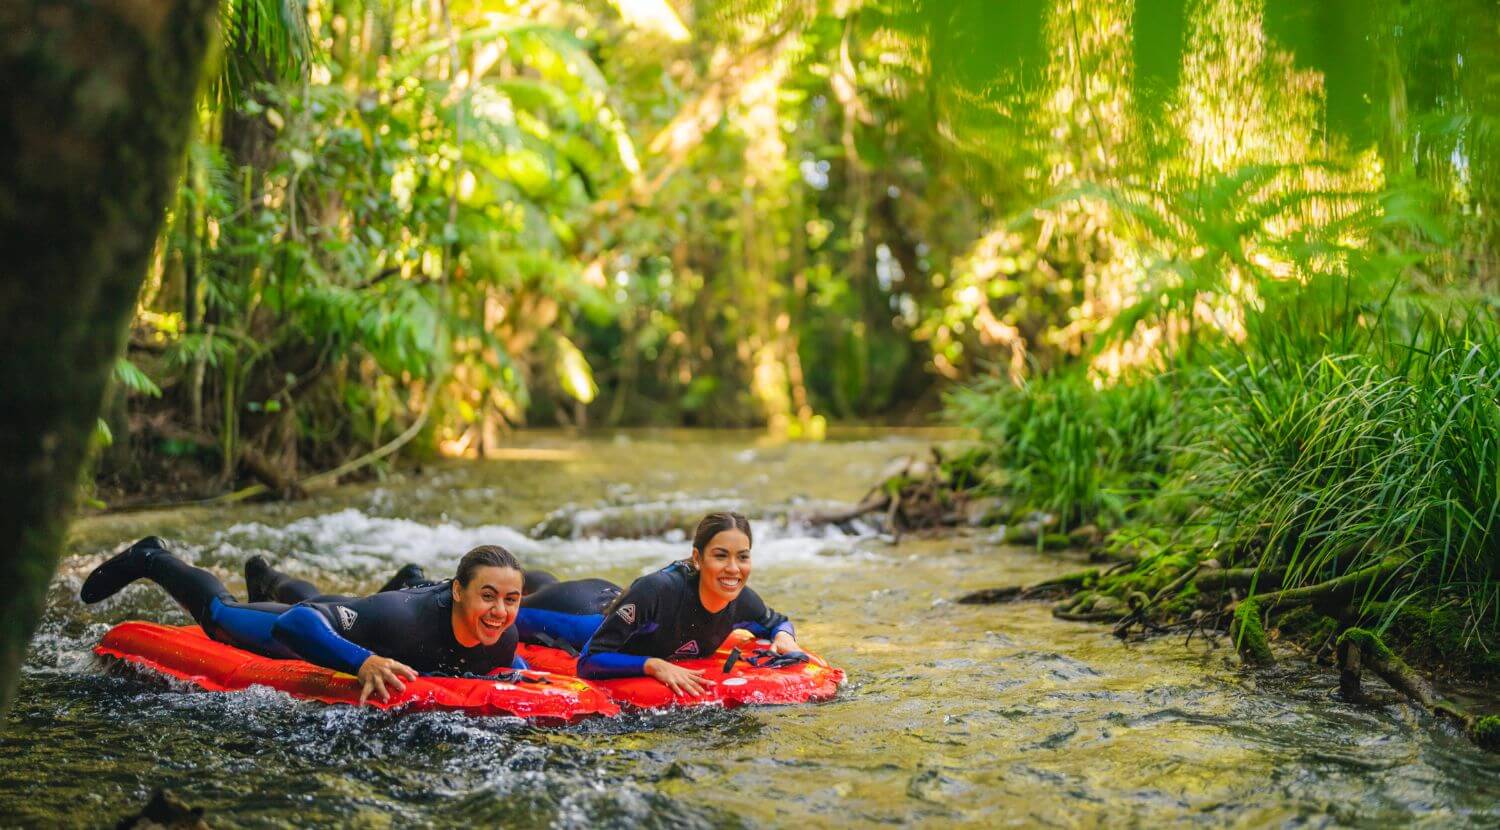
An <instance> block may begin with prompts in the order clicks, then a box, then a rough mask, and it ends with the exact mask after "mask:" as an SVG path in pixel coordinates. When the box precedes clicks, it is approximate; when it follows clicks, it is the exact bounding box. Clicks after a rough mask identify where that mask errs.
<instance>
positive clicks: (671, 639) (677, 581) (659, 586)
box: [518, 562, 796, 679]
mask: <svg viewBox="0 0 1500 830" xmlns="http://www.w3.org/2000/svg"><path fill="white" fill-rule="evenodd" d="M523 611H524V609H523ZM518 624H519V622H518ZM736 628H743V629H745V630H747V631H749V632H750V633H752V634H755V635H756V636H758V637H767V638H770V637H775V636H776V635H777V634H780V633H782V632H785V633H787V634H790V635H792V636H796V634H795V632H794V631H793V629H792V623H791V621H790V620H788V619H787V618H786V617H785V616H784V615H782V614H778V613H776V612H775V611H772V610H771V609H770V608H767V607H766V604H765V603H764V602H762V601H761V598H760V597H759V596H758V595H757V594H756V593H755V592H754V591H752V590H750V589H749V588H745V589H744V590H742V591H740V595H739V596H738V597H736V598H735V599H734V601H733V602H731V603H729V604H728V605H726V606H724V607H723V608H722V609H720V610H719V612H718V613H709V611H708V609H706V608H704V607H703V602H702V601H701V600H700V599H699V596H698V571H697V569H695V568H693V567H691V566H689V565H688V564H686V563H684V562H674V563H672V564H671V565H668V566H667V567H665V568H662V569H661V570H659V571H657V572H656V573H653V574H648V575H646V576H643V577H641V578H640V579H637V580H636V581H635V582H633V583H631V585H630V590H628V591H626V592H625V593H623V594H621V595H620V596H619V597H618V598H616V599H615V600H614V602H613V603H611V604H610V606H609V607H608V608H606V609H605V611H604V621H603V623H602V624H600V625H599V627H598V629H597V630H596V631H595V632H594V634H593V636H592V637H591V638H590V639H589V641H588V642H587V643H586V644H585V646H584V648H583V649H582V654H581V655H580V656H579V658H578V676H579V677H584V678H596V679H603V678H609V677H631V676H636V675H641V674H644V673H645V667H646V660H647V659H648V658H651V657H660V658H662V659H665V660H687V659H692V658H695V657H706V656H708V655H709V654H712V653H713V651H714V649H716V648H718V647H719V644H720V643H722V642H724V638H726V637H728V636H729V632H731V631H733V630H734V629H736Z"/></svg>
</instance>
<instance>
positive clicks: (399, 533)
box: [213, 508, 880, 573]
mask: <svg viewBox="0 0 1500 830" xmlns="http://www.w3.org/2000/svg"><path fill="white" fill-rule="evenodd" d="M866 538H867V537H865V536H862V535H850V534H846V533H843V532H841V531H840V530H838V529H837V528H833V527H826V528H817V529H813V528H808V527H798V526H795V525H794V526H790V527H780V526H778V525H776V524H774V523H769V522H767V523H764V524H763V525H762V530H761V531H760V532H759V533H758V538H757V539H756V544H755V557H756V562H757V564H765V565H798V566H820V567H837V566H840V565H843V564H846V563H852V562H856V561H867V560H868V559H871V558H880V557H878V556H877V555H876V554H873V553H870V552H868V551H865V550H862V549H861V548H860V542H861V541H862V540H864V539H866ZM213 544H214V545H215V546H218V547H220V549H221V550H222V549H223V548H226V547H231V548H234V549H237V550H240V551H244V552H246V553H247V554H248V553H249V552H254V551H256V550H262V551H267V552H274V553H276V554H278V555H280V556H284V557H290V558H291V559H293V560H294V561H295V562H297V563H299V564H301V565H304V566H307V568H308V569H311V570H315V571H325V572H348V571H363V572H369V573H373V572H379V571H384V570H386V569H388V568H389V567H390V566H391V565H393V564H396V563H402V562H415V563H417V564H419V565H421V566H423V567H424V568H431V569H432V571H433V572H434V573H440V572H442V571H445V570H449V569H451V568H452V567H453V566H454V565H456V564H457V562H458V560H459V558H460V557H462V556H463V554H464V552H465V551H467V550H469V549H470V548H472V547H474V546H476V545H484V544H498V545H503V546H504V547H506V548H508V549H510V550H511V551H513V552H514V553H515V554H516V555H517V556H519V557H521V559H522V560H523V561H524V562H526V563H527V564H528V565H536V566H541V567H553V568H560V569H564V570H567V571H584V570H587V569H588V568H590V567H591V566H599V565H610V566H618V565H620V564H632V563H633V564H639V565H640V566H641V568H642V571H641V572H642V573H646V572H648V571H650V570H651V569H653V568H655V567H659V566H660V565H661V564H664V563H666V562H669V561H671V560H672V559H678V558H683V557H685V556H686V555H687V554H688V553H689V550H688V545H687V540H686V538H685V536H684V534H682V532H681V531H675V532H669V533H668V534H666V535H663V536H657V537H654V538H644V539H609V538H580V539H561V538H545V539H534V538H531V537H530V536H527V535H526V534H525V533H522V532H521V531H519V530H517V529H515V528H513V527H509V526H507V525H498V524H496V525H477V526H464V525H459V524H455V523H452V522H444V523H440V524H435V525H429V524H423V523H421V522H416V521H411V520H409V519H392V518H385V517H380V516H371V515H369V514H367V513H364V512H362V511H360V510H357V509H353V508H350V509H347V510H340V511H338V512H335V513H326V514H323V515H320V516H310V517H307V518H303V519H298V520H297V521H294V522H291V523H290V524H287V525H284V526H281V527H275V526H271V525H266V524H261V523H259V522H253V523H245V524H237V525H234V526H232V527H230V528H228V529H226V530H224V531H221V532H220V533H218V534H217V535H216V536H215V537H214V541H213Z"/></svg>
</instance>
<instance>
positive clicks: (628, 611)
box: [615, 603, 635, 625]
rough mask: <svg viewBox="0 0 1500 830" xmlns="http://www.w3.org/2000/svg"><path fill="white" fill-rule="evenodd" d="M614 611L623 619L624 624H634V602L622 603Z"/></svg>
mask: <svg viewBox="0 0 1500 830" xmlns="http://www.w3.org/2000/svg"><path fill="white" fill-rule="evenodd" d="M615 613H616V614H619V615H620V619H622V620H624V621H625V624H626V625H635V603H631V604H630V605H622V606H620V610H618V611H616V612H615Z"/></svg>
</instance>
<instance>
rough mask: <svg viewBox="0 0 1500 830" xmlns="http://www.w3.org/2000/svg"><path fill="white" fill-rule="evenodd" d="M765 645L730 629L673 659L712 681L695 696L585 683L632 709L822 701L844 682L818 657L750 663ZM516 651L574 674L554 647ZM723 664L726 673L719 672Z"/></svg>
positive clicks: (651, 687)
mask: <svg viewBox="0 0 1500 830" xmlns="http://www.w3.org/2000/svg"><path fill="white" fill-rule="evenodd" d="M770 647H771V643H770V642H769V641H767V640H757V639H756V638H755V637H754V636H753V635H751V634H750V632H748V631H735V632H734V633H732V634H730V635H729V638H728V639H726V640H725V641H724V644H723V645H722V646H719V650H718V651H716V652H714V654H713V656H711V657H706V658H702V659H698V660H675V661H673V662H674V663H676V664H677V665H679V666H683V667H684V668H689V669H702V670H703V674H704V677H706V678H707V679H708V680H710V681H712V685H711V686H709V688H708V690H707V691H705V692H703V693H701V694H697V695H676V694H673V692H672V690H671V689H668V688H667V687H666V686H665V685H663V684H662V683H661V682H660V681H658V680H655V679H654V678H650V677H622V678H619V679H616V680H590V681H589V682H590V683H593V684H594V685H596V686H598V687H599V688H601V689H603V690H604V691H605V692H606V693H608V694H609V696H610V697H611V698H613V699H614V700H615V702H617V703H620V704H622V705H625V706H630V707H634V708H637V709H659V708H662V707H667V706H704V705H718V706H724V707H726V708H732V707H735V706H744V705H749V704H755V705H766V704H778V703H808V702H811V701H818V700H828V699H830V698H832V697H833V696H834V695H835V694H837V693H838V689H839V684H841V683H843V682H844V672H843V670H842V669H835V668H832V667H831V666H828V665H827V664H825V663H823V662H822V660H821V659H817V658H815V660H816V662H807V663H796V664H793V665H790V666H782V667H780V668H771V667H769V666H755V665H752V662H764V661H765V660H766V659H767V658H768V657H770V656H771V655H770V652H769V649H770ZM736 651H738V655H737V657H736V659H735V661H734V663H733V664H732V665H728V663H729V657H730V654H731V653H732V652H736ZM517 653H518V654H520V655H521V656H522V657H524V658H526V664H527V665H529V666H531V667H532V668H535V669H538V670H541V671H546V672H552V673H553V674H566V675H576V674H578V664H577V660H576V659H575V658H574V657H572V656H571V655H569V654H568V653H567V652H565V651H562V650H560V649H555V648H548V647H546V646H537V645H530V644H528V643H522V644H521V647H520V648H519V649H518V650H517ZM726 665H728V668H729V671H728V672H725V670H724V669H725V667H726Z"/></svg>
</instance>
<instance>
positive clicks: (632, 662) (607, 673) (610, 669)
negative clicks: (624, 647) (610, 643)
mask: <svg viewBox="0 0 1500 830" xmlns="http://www.w3.org/2000/svg"><path fill="white" fill-rule="evenodd" d="M649 659H651V658H649V657H644V656H642V655H639V654H621V653H620V652H618V651H601V652H584V654H583V656H582V657H579V658H578V676H579V677H582V678H583V679H585V680H609V679H610V678H613V677H640V676H641V675H643V674H645V673H646V661H647V660H649Z"/></svg>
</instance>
